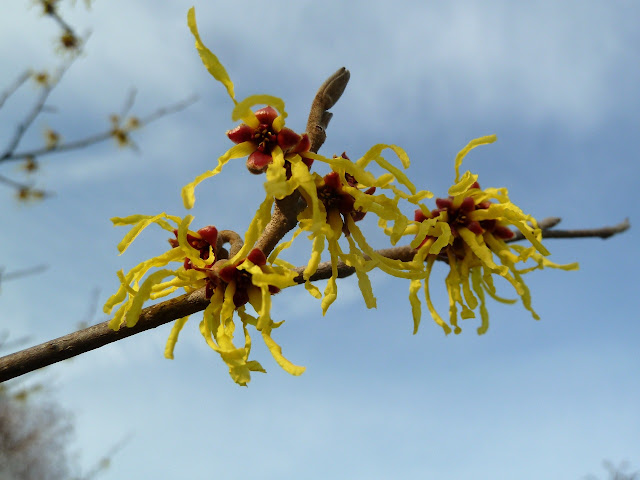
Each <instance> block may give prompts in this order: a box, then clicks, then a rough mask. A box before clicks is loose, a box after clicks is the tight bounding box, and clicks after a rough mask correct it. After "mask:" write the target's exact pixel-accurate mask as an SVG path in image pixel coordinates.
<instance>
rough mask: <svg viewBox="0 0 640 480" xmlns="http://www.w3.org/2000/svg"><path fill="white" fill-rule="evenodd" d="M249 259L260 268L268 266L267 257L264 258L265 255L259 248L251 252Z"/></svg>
mask: <svg viewBox="0 0 640 480" xmlns="http://www.w3.org/2000/svg"><path fill="white" fill-rule="evenodd" d="M247 259H248V260H249V261H250V262H251V263H253V264H254V265H257V266H259V267H262V266H263V265H266V264H267V257H265V256H264V253H262V250H260V249H259V248H254V249H253V250H251V252H249V255H247Z"/></svg>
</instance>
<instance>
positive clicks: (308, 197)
mask: <svg viewBox="0 0 640 480" xmlns="http://www.w3.org/2000/svg"><path fill="white" fill-rule="evenodd" d="M386 149H389V150H391V151H392V152H394V153H395V154H396V155H397V156H398V158H399V159H400V161H401V162H402V165H403V166H404V167H405V168H407V167H408V166H409V158H408V156H407V154H406V152H405V151H404V150H402V149H401V148H400V147H398V146H396V145H384V144H378V145H375V146H374V147H372V148H371V149H369V151H368V152H367V153H366V154H365V155H364V156H363V157H362V158H360V159H359V160H358V161H356V162H352V161H351V160H350V159H349V158H348V157H347V156H346V154H342V156H340V157H334V158H332V159H329V158H326V157H323V156H321V155H317V154H313V153H308V154H306V155H308V158H311V159H313V160H318V161H320V162H324V163H326V164H328V165H329V166H330V167H331V169H332V171H331V172H330V173H329V174H327V175H325V176H324V177H321V176H320V175H318V174H317V173H313V174H312V175H313V179H314V185H315V188H313V189H304V190H302V191H301V195H302V197H303V198H304V199H305V201H306V204H307V207H306V208H305V209H304V210H303V211H302V212H301V213H300V215H299V216H298V220H299V226H298V229H297V230H296V232H295V233H294V238H295V237H296V236H297V235H298V234H300V233H302V232H307V233H309V234H310V235H309V238H310V239H311V240H312V241H313V244H312V253H311V257H310V259H309V263H308V264H307V267H306V269H305V271H304V273H303V278H304V280H305V281H306V283H305V286H306V288H307V290H308V291H309V292H310V293H311V294H312V295H313V296H315V297H317V298H321V297H322V295H321V294H320V292H319V290H318V289H317V287H315V286H314V285H313V284H311V283H310V281H309V279H310V278H311V277H312V276H313V274H314V273H316V271H317V268H318V265H319V262H320V259H321V255H322V253H323V251H324V248H325V245H326V247H327V250H328V252H329V255H330V261H331V267H332V275H331V277H330V278H329V281H328V283H327V287H326V289H325V292H324V297H323V298H322V310H323V313H326V311H327V309H328V308H329V306H330V305H331V304H332V303H333V302H334V301H335V299H336V298H337V283H336V279H337V274H338V271H337V267H338V262H339V261H343V262H344V263H345V264H347V265H349V266H352V267H354V268H355V273H356V275H357V277H358V285H359V287H360V290H361V291H362V295H363V298H364V300H365V304H366V306H367V307H368V308H374V307H375V306H376V299H375V297H374V296H373V292H372V289H371V282H370V281H369V278H368V276H367V272H369V271H370V270H372V269H373V268H380V269H382V270H383V271H385V272H386V273H389V274H391V275H395V276H400V277H406V276H407V275H409V276H410V277H411V275H412V274H408V273H407V269H412V270H415V267H413V266H412V265H411V264H409V263H406V262H401V261H399V260H393V259H389V258H386V257H384V256H382V255H380V254H379V253H377V252H376V251H375V250H374V249H373V248H372V247H371V246H370V245H369V243H368V242H367V240H366V239H365V237H364V235H363V234H362V232H361V231H360V229H359V228H358V227H357V225H356V222H358V221H360V220H362V219H363V218H364V216H365V215H366V213H368V212H371V213H373V214H375V215H377V216H378V217H379V218H380V219H382V220H384V222H385V225H386V222H388V221H393V228H391V232H392V233H391V236H392V238H400V237H401V236H402V232H404V230H405V229H406V227H407V225H408V223H409V220H408V219H407V218H406V217H405V216H404V214H402V212H401V211H400V209H399V207H398V201H399V200H400V199H401V198H404V199H407V200H410V201H412V202H413V203H418V202H419V201H420V200H423V199H425V198H430V197H431V196H432V194H431V192H428V191H417V190H416V188H415V186H414V185H413V184H412V183H411V181H409V179H408V178H407V177H406V175H405V174H404V173H403V172H402V171H401V170H400V169H398V168H397V167H394V166H393V165H392V164H391V163H389V162H388V161H387V160H386V159H385V158H384V157H382V155H381V153H382V151H384V150H386ZM372 161H374V162H376V163H377V164H378V165H379V166H381V167H382V168H383V169H385V170H387V173H384V174H383V175H381V176H379V177H375V176H374V175H373V174H372V173H371V172H369V171H367V170H366V167H367V165H368V164H369V163H370V162H372ZM274 168H275V166H274ZM394 181H398V182H399V183H401V184H402V185H404V186H405V187H406V189H407V190H408V192H409V193H406V192H404V191H403V190H400V189H399V188H397V187H396V186H394V185H393V182H394ZM269 188H270V186H269V185H268V186H267V190H269ZM363 190H364V191H363ZM376 190H388V191H390V192H391V193H393V196H392V198H390V197H387V196H386V195H384V194H378V195H375V193H376ZM343 235H344V236H345V237H346V239H347V241H348V244H349V252H348V253H346V252H344V251H343V250H342V248H341V246H340V244H339V242H338V240H339V239H340V238H342V236H343ZM289 245H290V242H289V243H287V244H283V245H281V246H280V247H279V249H277V252H279V251H280V249H283V248H287V247H288V246H289Z"/></svg>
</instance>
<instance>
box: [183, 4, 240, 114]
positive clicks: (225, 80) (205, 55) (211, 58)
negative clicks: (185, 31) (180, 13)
mask: <svg viewBox="0 0 640 480" xmlns="http://www.w3.org/2000/svg"><path fill="white" fill-rule="evenodd" d="M187 25H188V26H189V30H191V33H192V34H193V36H194V37H195V40H196V49H197V50H198V54H199V55H200V59H201V60H202V63H203V64H204V66H205V67H206V68H207V70H208V71H209V73H210V74H211V75H213V78H215V79H216V80H218V81H219V82H220V83H222V84H223V85H224V86H225V88H226V89H227V93H228V94H229V96H230V97H231V100H233V101H234V102H235V93H234V91H233V82H232V81H231V79H230V78H229V75H228V74H227V71H226V70H225V68H224V66H223V65H222V63H220V60H218V57H216V56H215V55H214V54H213V53H211V50H209V49H208V48H207V47H206V46H205V45H204V43H202V40H201V39H200V34H199V33H198V26H197V25H196V10H195V8H194V7H191V8H190V9H189V12H188V13H187Z"/></svg>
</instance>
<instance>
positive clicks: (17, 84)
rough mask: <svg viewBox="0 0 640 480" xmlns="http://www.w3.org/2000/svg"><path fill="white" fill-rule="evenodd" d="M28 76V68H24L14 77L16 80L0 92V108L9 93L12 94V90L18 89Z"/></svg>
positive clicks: (29, 72)
mask: <svg viewBox="0 0 640 480" xmlns="http://www.w3.org/2000/svg"><path fill="white" fill-rule="evenodd" d="M30 77H31V71H30V70H26V71H25V72H22V74H21V75H20V76H19V77H18V78H17V79H16V81H15V82H13V85H10V86H9V88H7V89H6V90H5V91H4V92H2V94H1V95H0V108H2V106H3V105H4V102H6V101H7V99H8V98H9V97H10V96H11V95H13V94H14V92H15V91H16V90H18V89H19V88H20V87H21V86H22V84H23V83H24V82H26V81H27V80H29V78H30Z"/></svg>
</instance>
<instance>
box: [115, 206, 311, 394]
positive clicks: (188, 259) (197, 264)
mask: <svg viewBox="0 0 640 480" xmlns="http://www.w3.org/2000/svg"><path fill="white" fill-rule="evenodd" d="M192 219H193V217H192V216H187V217H185V218H184V219H181V218H179V217H175V216H171V215H167V214H165V213H162V214H159V215H156V216H147V215H133V216H130V217H126V218H113V219H112V221H113V223H114V225H131V226H132V228H131V230H130V231H129V233H128V234H127V235H126V236H125V237H124V239H123V240H122V242H120V244H119V245H118V249H119V250H120V253H123V252H124V251H125V250H126V249H127V248H128V246H129V245H130V244H131V243H132V242H133V240H134V239H135V238H136V237H137V236H138V235H139V234H140V233H141V232H142V230H144V229H145V228H146V227H147V226H149V225H151V224H156V225H159V226H160V227H161V228H163V229H165V230H167V231H169V232H172V233H173V234H174V235H175V237H176V238H175V239H171V240H170V244H171V246H172V247H173V248H172V249H171V250H169V251H167V252H165V253H163V254H161V255H158V256H157V257H154V258H151V259H149V260H147V261H145V262H142V263H141V264H139V265H137V266H136V267H134V268H133V269H131V270H130V271H129V273H127V274H126V275H125V274H124V273H123V272H122V271H120V272H118V278H119V279H120V288H119V289H118V291H117V292H116V293H115V294H114V295H112V296H111V298H109V300H108V301H107V303H106V304H105V306H104V311H105V313H107V314H110V313H111V312H112V310H113V309H114V308H115V307H116V306H119V307H118V308H117V309H116V311H115V313H114V316H113V319H112V320H111V321H110V323H109V326H110V327H111V328H112V329H114V330H118V329H119V328H121V327H122V326H123V325H126V326H127V327H132V326H134V325H135V324H136V322H137V321H138V318H139V316H140V313H141V311H142V307H143V304H144V303H145V302H146V301H147V300H150V299H157V298H161V297H165V296H167V295H169V294H171V293H173V292H174V291H175V290H177V289H179V288H182V289H184V290H185V291H186V292H192V291H194V290H196V289H199V288H205V291H206V295H207V297H208V298H210V301H211V303H210V304H209V306H208V307H207V308H206V309H205V312H204V317H203V320H202V322H201V323H200V331H201V333H202V335H203V336H204V337H205V340H206V341H207V343H208V344H209V346H211V348H212V349H213V350H215V351H216V352H218V353H219V354H220V356H221V358H222V359H223V360H224V362H225V363H226V364H227V366H228V367H229V373H230V375H231V378H232V379H233V380H234V381H235V382H236V383H238V384H240V385H246V384H247V382H248V381H249V380H250V372H251V371H261V372H264V369H263V368H262V366H261V365H260V364H259V363H258V362H256V361H254V360H249V359H248V358H249V353H250V350H251V338H250V336H249V332H248V330H247V326H248V325H252V326H254V327H255V328H256V329H257V330H258V331H260V332H261V334H262V337H263V339H264V341H265V344H266V345H267V347H268V348H269V350H270V351H271V353H272V355H273V357H274V359H275V360H276V362H277V363H278V364H279V365H280V366H281V367H282V368H283V369H284V370H286V371H287V372H289V373H291V374H293V375H300V374H301V373H302V372H303V371H304V368H303V367H299V366H296V365H293V364H292V363H291V362H289V361H288V360H287V359H286V358H284V357H283V355H282V350H281V348H280V346H279V345H278V344H277V343H276V342H275V341H274V340H273V338H272V337H271V331H272V330H273V329H274V328H277V327H279V326H280V325H281V324H282V322H279V323H275V322H273V320H272V319H271V315H270V311H271V295H273V294H274V293H277V292H278V291H279V290H280V289H282V288H286V287H288V286H291V285H293V284H294V281H293V279H294V277H295V276H296V273H295V272H294V271H292V270H291V269H288V268H285V267H282V266H279V265H271V264H267V261H266V258H265V257H264V255H263V254H262V252H261V251H260V250H258V249H253V250H252V251H251V252H249V254H248V255H247V256H246V258H243V259H241V260H236V261H235V262H234V261H229V260H217V259H216V257H215V248H216V243H217V230H216V229H215V227H204V228H201V229H200V230H198V231H197V232H194V231H191V230H189V225H190V224H191V221H192ZM172 224H173V225H172ZM172 262H176V263H178V264H179V266H177V268H174V269H170V268H164V267H167V266H168V265H169V264H170V263H172ZM152 269H158V270H156V271H154V272H153V273H150V271H151V270H152ZM145 277H146V278H145ZM246 303H249V304H250V305H251V306H252V307H253V308H254V309H255V311H256V312H257V316H252V315H250V314H249V313H247V312H246V311H245V304H246ZM236 311H237V312H238V316H239V318H240V321H241V322H242V325H243V332H244V345H243V346H242V347H236V346H235V345H234V343H233V333H234V330H235V327H236V325H235V323H234V312H236ZM187 318H188V317H185V318H182V319H179V320H177V321H176V322H175V323H174V326H173V328H172V330H171V334H170V335H169V339H168V340H167V346H166V349H165V357H167V358H173V350H174V346H175V344H176V342H177V340H178V334H179V333H180V330H181V329H182V327H183V326H184V324H185V323H186V321H187Z"/></svg>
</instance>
